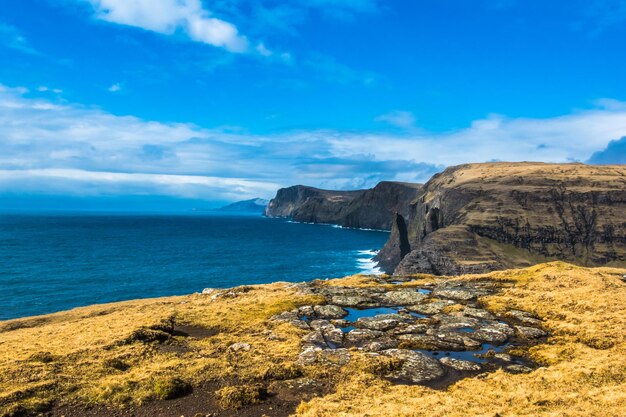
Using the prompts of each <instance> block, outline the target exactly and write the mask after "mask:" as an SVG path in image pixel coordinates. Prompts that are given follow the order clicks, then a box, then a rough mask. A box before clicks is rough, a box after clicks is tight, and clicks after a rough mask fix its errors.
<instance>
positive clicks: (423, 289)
mask: <svg viewBox="0 0 626 417" xmlns="http://www.w3.org/2000/svg"><path fill="white" fill-rule="evenodd" d="M417 292H418V293H420V294H425V295H429V294H432V292H433V290H429V289H427V288H418V289H417Z"/></svg>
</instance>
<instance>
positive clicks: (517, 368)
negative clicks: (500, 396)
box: [505, 364, 533, 374]
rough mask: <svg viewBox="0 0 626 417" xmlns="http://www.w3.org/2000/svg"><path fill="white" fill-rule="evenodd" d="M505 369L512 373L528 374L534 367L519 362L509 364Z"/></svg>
mask: <svg viewBox="0 0 626 417" xmlns="http://www.w3.org/2000/svg"><path fill="white" fill-rule="evenodd" d="M505 369H506V370H507V371H508V372H511V373H512V374H527V373H529V372H532V371H533V370H532V368H529V367H528V366H524V365H518V364H515V365H509V366H507V367H506V368H505Z"/></svg>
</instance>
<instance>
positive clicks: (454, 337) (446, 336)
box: [432, 329, 482, 350]
mask: <svg viewBox="0 0 626 417" xmlns="http://www.w3.org/2000/svg"><path fill="white" fill-rule="evenodd" d="M432 334H433V336H435V338H436V339H437V343H442V342H445V343H446V344H454V345H458V346H461V347H463V349H453V350H475V349H480V347H481V346H482V344H481V343H480V342H479V341H476V340H474V339H472V338H471V337H469V336H467V335H466V334H465V333H459V332H455V331H445V330H441V329H437V330H435V331H433V333H432Z"/></svg>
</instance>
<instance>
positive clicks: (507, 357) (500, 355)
mask: <svg viewBox="0 0 626 417" xmlns="http://www.w3.org/2000/svg"><path fill="white" fill-rule="evenodd" d="M493 357H494V359H499V360H501V361H504V362H511V361H512V360H513V358H511V355H509V354H507V353H496V354H495V355H493Z"/></svg>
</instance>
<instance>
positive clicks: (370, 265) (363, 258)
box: [356, 249, 384, 275]
mask: <svg viewBox="0 0 626 417" xmlns="http://www.w3.org/2000/svg"><path fill="white" fill-rule="evenodd" d="M378 252H379V251H377V250H371V249H370V250H358V251H356V253H357V256H358V257H357V259H356V264H357V268H359V270H360V273H361V274H366V275H382V274H383V273H384V272H383V271H382V270H381V269H380V268H379V267H378V262H376V261H375V260H374V256H376V255H377V254H378Z"/></svg>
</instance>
